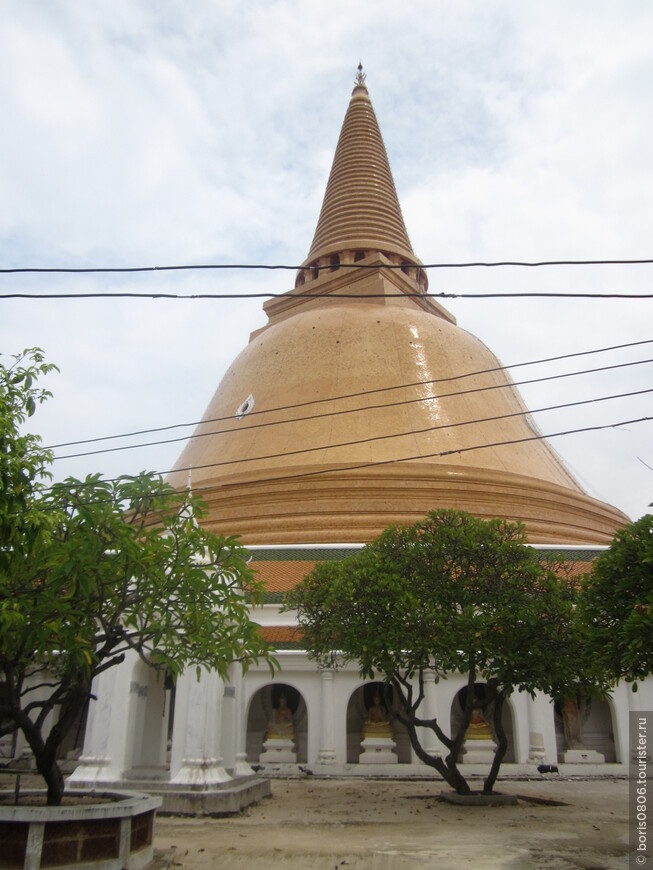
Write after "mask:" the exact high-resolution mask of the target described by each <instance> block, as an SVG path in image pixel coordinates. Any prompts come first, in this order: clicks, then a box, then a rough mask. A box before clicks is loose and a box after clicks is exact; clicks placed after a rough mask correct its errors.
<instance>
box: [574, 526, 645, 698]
mask: <svg viewBox="0 0 653 870" xmlns="http://www.w3.org/2000/svg"><path fill="white" fill-rule="evenodd" d="M580 610H581V614H582V617H583V622H584V624H585V626H586V630H587V635H588V637H587V643H588V647H589V648H590V649H591V652H592V654H593V656H594V657H595V659H596V661H597V662H598V663H599V664H600V666H601V667H602V668H603V669H604V670H605V671H606V672H607V673H608V674H609V675H610V676H611V677H612V678H613V679H620V678H624V679H626V680H627V681H629V682H633V684H634V687H636V685H637V684H636V682H635V681H637V680H642V679H644V678H645V677H647V676H648V675H649V674H651V673H653V515H652V514H646V516H643V517H642V518H641V519H639V520H636V521H635V522H634V523H630V524H629V525H627V526H624V528H623V529H620V530H619V531H618V532H617V534H616V535H615V537H614V540H613V542H612V544H611V546H610V548H609V549H608V550H606V552H605V553H603V554H602V555H601V556H599V557H598V559H596V560H595V562H594V563H593V565H592V571H591V573H590V574H589V575H588V576H587V577H586V578H585V582H584V584H583V589H582V594H581V598H580Z"/></svg>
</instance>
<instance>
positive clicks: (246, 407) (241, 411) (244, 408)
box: [234, 393, 254, 420]
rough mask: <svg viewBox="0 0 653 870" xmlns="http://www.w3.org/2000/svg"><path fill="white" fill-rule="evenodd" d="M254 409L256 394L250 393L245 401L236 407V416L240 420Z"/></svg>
mask: <svg viewBox="0 0 653 870" xmlns="http://www.w3.org/2000/svg"><path fill="white" fill-rule="evenodd" d="M253 410H254V396H253V395H252V394H251V393H250V394H249V396H248V397H247V398H246V399H245V401H244V402H243V403H242V404H241V405H239V406H238V407H237V408H236V413H235V415H234V416H235V417H237V418H238V419H239V420H240V419H242V418H243V417H246V416H247V415H248V414H250V413H251V412H252V411H253Z"/></svg>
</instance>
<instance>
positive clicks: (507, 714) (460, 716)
mask: <svg viewBox="0 0 653 870" xmlns="http://www.w3.org/2000/svg"><path fill="white" fill-rule="evenodd" d="M474 699H475V703H474V711H473V713H472V719H471V723H470V725H471V726H472V730H476V736H477V737H478V736H480V737H483V736H485V737H486V738H487V739H489V740H492V741H493V742H494V743H495V744H496V742H497V738H496V734H495V733H494V724H493V717H494V709H493V704H492V702H489V701H488V692H487V685H486V683H483V682H478V683H474ZM466 701H467V686H463V687H462V689H460V690H459V691H458V692H457V693H456V695H455V696H454V699H453V701H452V703H451V713H450V722H451V736H452V737H454V735H455V734H457V732H458V729H459V728H460V726H461V724H462V723H463V722H464V717H465V704H466ZM501 724H502V726H503V730H504V732H505V735H506V740H507V741H508V745H507V748H506V754H505V755H504V757H503V761H504V762H506V761H507V762H514V760H515V737H514V735H515V723H514V711H513V708H512V704H511V702H510V698H506V700H505V701H504V702H503V710H502V712H501ZM484 732H486V733H485V734H484ZM464 748H465V747H464V744H463V750H464ZM458 760H459V761H464V753H463V752H461V756H460V757H459V759H458Z"/></svg>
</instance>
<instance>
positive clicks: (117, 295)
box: [0, 290, 653, 300]
mask: <svg viewBox="0 0 653 870" xmlns="http://www.w3.org/2000/svg"><path fill="white" fill-rule="evenodd" d="M282 296H287V297H288V298H289V299H393V298H400V297H403V298H408V299H411V298H418V299H653V293H580V292H574V291H560V292H557V291H549V292H544V291H541V292H540V291H523V292H522V291H519V290H518V291H515V292H510V293H506V292H503V293H495V292H492V293H446V292H442V293H421V292H417V293H403V292H402V291H397V292H396V293H295V292H294V291H292V292H290V293H288V292H284V293H273V292H265V293H132V292H114V293H100V292H97V293H0V299H154V300H158V299H186V300H197V299H212V300H218V299H279V298H281V297H282Z"/></svg>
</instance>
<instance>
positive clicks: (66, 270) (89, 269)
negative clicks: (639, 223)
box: [0, 258, 653, 275]
mask: <svg viewBox="0 0 653 870" xmlns="http://www.w3.org/2000/svg"><path fill="white" fill-rule="evenodd" d="M651 263H653V258H642V259H612V260H610V259H605V260H497V261H484V260H475V261H470V262H459V263H388V264H385V263H384V268H387V269H405V268H406V266H409V267H410V266H414V267H417V268H419V269H477V268H485V269H494V268H498V267H506V266H516V267H526V268H540V267H544V266H641V265H649V264H651ZM309 268H310V269H311V270H313V269H318V270H319V271H332V270H333V268H334V267H333V265H332V264H330V263H327V264H325V265H322V266H318V265H316V266H313V265H310V266H306V265H300V266H291V265H287V264H269V263H188V264H184V265H172V266H18V267H15V268H5V269H0V274H5V275H15V274H24V273H31V274H65V275H76V274H97V273H108V274H125V273H138V272H190V271H210V270H214V271H215V270H233V271H237V270H264V271H290V272H295V271H299V270H300V269H309ZM337 268H338V269H378V268H379V266H378V263H360V262H358V263H340V264H339V265H338V267H337Z"/></svg>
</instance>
